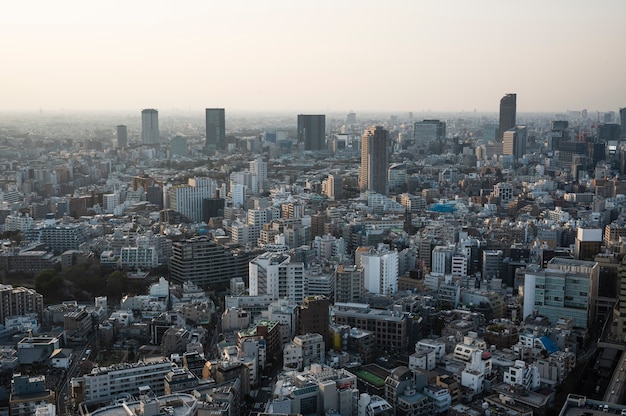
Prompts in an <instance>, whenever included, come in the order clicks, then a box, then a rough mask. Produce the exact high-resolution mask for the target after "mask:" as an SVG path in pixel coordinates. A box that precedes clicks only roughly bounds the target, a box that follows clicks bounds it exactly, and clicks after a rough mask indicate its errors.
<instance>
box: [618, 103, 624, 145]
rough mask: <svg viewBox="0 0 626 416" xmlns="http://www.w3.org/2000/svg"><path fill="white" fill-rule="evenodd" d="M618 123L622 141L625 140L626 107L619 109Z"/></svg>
mask: <svg viewBox="0 0 626 416" xmlns="http://www.w3.org/2000/svg"><path fill="white" fill-rule="evenodd" d="M619 122H620V124H621V127H622V139H623V140H626V107H625V108H620V109H619Z"/></svg>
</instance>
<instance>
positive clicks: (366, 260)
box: [357, 248, 398, 296]
mask: <svg viewBox="0 0 626 416" xmlns="http://www.w3.org/2000/svg"><path fill="white" fill-rule="evenodd" d="M357 265H359V266H361V267H363V285H364V288H365V290H367V291H368V292H370V293H377V294H381V295H388V296H391V295H394V294H395V293H396V292H397V291H398V251H397V250H395V249H394V250H393V251H391V250H387V249H386V248H385V249H382V250H375V249H373V248H370V249H369V250H368V252H366V253H363V254H361V260H360V264H357Z"/></svg>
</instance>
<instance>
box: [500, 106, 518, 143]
mask: <svg viewBox="0 0 626 416" xmlns="http://www.w3.org/2000/svg"><path fill="white" fill-rule="evenodd" d="M516 111H517V94H507V95H505V96H504V97H502V99H500V123H499V127H498V141H500V142H501V141H502V138H503V137H504V132H505V131H507V130H510V129H512V128H513V127H515V120H516Z"/></svg>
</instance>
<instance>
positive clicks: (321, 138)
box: [298, 114, 326, 150]
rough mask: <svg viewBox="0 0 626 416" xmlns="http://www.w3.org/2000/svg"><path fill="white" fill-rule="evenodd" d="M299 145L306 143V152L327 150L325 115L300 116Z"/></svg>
mask: <svg viewBox="0 0 626 416" xmlns="http://www.w3.org/2000/svg"><path fill="white" fill-rule="evenodd" d="M298 143H304V150H325V149H326V116H325V115H324V114H317V115H310V114H298Z"/></svg>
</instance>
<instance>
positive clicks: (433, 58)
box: [0, 0, 626, 112]
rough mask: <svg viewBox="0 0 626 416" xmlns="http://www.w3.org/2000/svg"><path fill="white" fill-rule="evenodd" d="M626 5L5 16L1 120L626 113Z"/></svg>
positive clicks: (136, 8)
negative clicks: (128, 113) (179, 114)
mask: <svg viewBox="0 0 626 416" xmlns="http://www.w3.org/2000/svg"><path fill="white" fill-rule="evenodd" d="M625 43H626V1H624V0H605V1H604V0H598V1H578V0H524V1H513V0H449V1H447V0H441V1H431V0H402V1H400V0H398V1H393V0H390V1H388V2H381V1H363V0H359V1H356V0H331V1H326V0H321V1H320V0H316V1H306V2H305V1H293V0H285V1H282V0H268V1H252V0H232V1H209V0H188V1H185V0H182V1H177V2H174V1H145V0H132V1H129V0H112V1H111V0H109V1H100V2H98V3H96V2H91V1H84V0H74V1H70V0H58V1H49V0H33V1H7V2H3V3H2V4H1V5H0V57H1V59H0V111H23V110H26V111H36V110H38V109H39V108H42V109H45V110H58V109H65V110H139V109H141V108H148V107H149V108H159V109H162V110H166V109H173V108H182V109H192V110H193V109H198V111H201V110H202V109H204V108H205V107H225V108H227V109H231V110H256V111H263V110H287V111H294V112H301V111H319V112H326V111H348V110H351V109H352V110H355V111H421V110H424V109H431V110H433V111H460V110H465V111H472V110H474V109H477V110H478V111H494V112H495V111H497V109H498V102H499V100H500V97H501V96H502V95H504V94H505V93H509V92H515V93H517V94H518V98H517V102H518V111H521V112H524V111H527V112H530V111H565V110H567V109H582V108H587V109H589V110H600V111H609V110H613V111H617V110H618V108H619V107H626V53H624V44H625Z"/></svg>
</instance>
